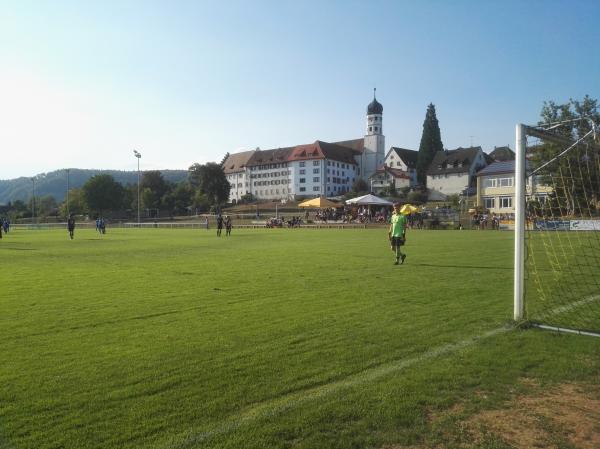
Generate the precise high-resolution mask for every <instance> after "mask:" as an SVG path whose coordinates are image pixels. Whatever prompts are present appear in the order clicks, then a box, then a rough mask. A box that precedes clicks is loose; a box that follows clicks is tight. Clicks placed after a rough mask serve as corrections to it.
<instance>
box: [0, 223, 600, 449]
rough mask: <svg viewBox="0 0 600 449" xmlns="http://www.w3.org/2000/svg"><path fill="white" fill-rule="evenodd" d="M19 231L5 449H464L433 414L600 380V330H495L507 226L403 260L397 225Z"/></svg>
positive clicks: (421, 244) (2, 282)
mask: <svg viewBox="0 0 600 449" xmlns="http://www.w3.org/2000/svg"><path fill="white" fill-rule="evenodd" d="M5 237H6V238H4V239H2V240H0V257H1V260H2V265H1V270H0V288H1V290H2V291H1V296H0V354H1V355H2V363H0V386H1V387H0V447H7V448H13V447H14V448H36V449H42V448H78V449H83V448H134V447H135V448H137V447H139V448H142V447H143V448H187V447H210V448H213V447H214V448H217V447H218V448H241V447H244V448H257V449H258V448H337V447H339V448H349V447H382V446H383V445H385V444H397V445H418V444H425V442H427V444H430V443H431V444H441V445H444V444H447V445H449V446H448V447H451V445H452V444H453V442H454V440H453V438H454V437H453V436H452V433H451V432H450V434H448V432H449V430H448V429H445V430H444V431H443V432H439V431H438V430H439V429H438V430H436V428H435V425H434V424H432V423H431V422H430V421H429V420H428V418H427V417H428V414H429V413H430V412H431V410H444V409H447V408H449V407H451V406H452V405H453V404H455V403H459V402H460V403H466V404H468V407H467V410H477V409H480V408H486V407H493V406H498V405H499V404H502V402H503V401H504V400H505V399H507V397H508V396H509V395H510V394H511V392H514V391H515V389H518V388H522V387H519V383H518V380H519V379H520V378H522V377H535V378H537V379H540V381H542V382H549V383H552V382H563V381H568V380H578V381H583V382H589V383H591V382H593V381H596V382H597V381H598V379H599V375H598V373H599V367H600V363H599V362H598V360H600V357H598V356H599V355H600V350H599V349H598V342H597V341H594V340H593V339H585V338H582V337H578V336H556V335H554V334H551V333H547V332H540V331H535V330H527V331H517V330H510V331H506V332H501V331H498V332H497V333H493V334H491V335H487V333H489V332H490V331H496V330H499V329H502V328H503V327H504V326H505V325H506V323H508V322H509V321H510V318H511V316H512V276H513V271H512V251H513V249H512V234H510V233H503V232H495V233H493V232H470V231H439V232H438V231H413V232H410V231H409V234H408V241H407V245H406V246H405V247H404V249H405V252H406V253H407V254H408V258H407V260H406V264H405V265H402V266H395V265H393V261H394V256H393V254H392V252H391V251H390V249H389V247H388V243H387V235H386V231H385V230H384V229H379V230H338V229H332V230H303V229H273V230H263V229H260V230H237V229H234V231H233V236H232V237H230V238H225V237H221V238H220V239H219V238H217V237H216V236H215V235H214V231H212V230H211V231H205V230H163V229H151V230H119V229H109V230H108V234H107V235H105V236H102V237H100V236H98V235H97V234H96V233H94V231H91V230H89V231H88V230H77V231H76V236H75V237H76V238H75V240H73V241H70V240H69V239H68V235H67V232H66V231H13V232H11V233H10V234H8V235H7V236H5ZM478 391H486V392H487V394H486V395H485V397H486V399H482V398H481V396H480V395H474V393H475V392H478ZM492 440H493V438H492ZM494 441H495V440H494ZM490 444H491V443H490ZM493 444H496V443H493ZM473 447H475V446H473ZM490 447H492V446H490ZM494 447H502V446H500V445H498V446H494Z"/></svg>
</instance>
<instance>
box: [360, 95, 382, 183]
mask: <svg viewBox="0 0 600 449" xmlns="http://www.w3.org/2000/svg"><path fill="white" fill-rule="evenodd" d="M376 91H377V89H373V101H372V102H371V103H369V105H368V106H367V128H366V132H365V140H364V151H363V155H362V158H361V159H362V164H361V165H362V170H361V177H362V178H363V179H364V180H365V181H367V180H368V179H369V177H370V176H371V175H372V174H373V173H375V170H377V167H381V166H382V165H383V162H384V159H385V136H384V135H383V106H382V105H381V103H379V102H378V101H377V98H376V97H375V94H376Z"/></svg>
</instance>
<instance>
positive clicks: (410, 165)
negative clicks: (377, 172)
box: [384, 147, 419, 186]
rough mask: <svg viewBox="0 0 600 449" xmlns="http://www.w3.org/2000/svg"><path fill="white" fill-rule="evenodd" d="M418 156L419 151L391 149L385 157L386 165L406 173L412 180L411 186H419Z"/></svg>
mask: <svg viewBox="0 0 600 449" xmlns="http://www.w3.org/2000/svg"><path fill="white" fill-rule="evenodd" d="M418 156H419V152H418V151H415V150H408V149H406V148H398V147H391V148H390V150H389V151H388V153H387V154H386V156H385V161H384V165H385V166H387V167H390V168H393V169H395V170H401V171H403V172H404V173H406V174H407V175H408V177H409V179H410V185H411V186H414V185H416V184H417V159H418Z"/></svg>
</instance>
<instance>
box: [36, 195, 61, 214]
mask: <svg viewBox="0 0 600 449" xmlns="http://www.w3.org/2000/svg"><path fill="white" fill-rule="evenodd" d="M36 209H37V211H36V215H38V216H40V217H43V216H48V215H53V216H54V215H57V214H58V203H57V202H56V199H55V198H54V197H53V196H52V195H44V196H42V197H40V198H38V199H37V201H36Z"/></svg>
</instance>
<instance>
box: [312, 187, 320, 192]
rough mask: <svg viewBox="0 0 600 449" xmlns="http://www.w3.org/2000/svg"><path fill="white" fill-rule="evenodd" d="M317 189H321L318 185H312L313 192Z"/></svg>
mask: <svg viewBox="0 0 600 449" xmlns="http://www.w3.org/2000/svg"><path fill="white" fill-rule="evenodd" d="M319 190H321V188H320V187H319V186H314V187H313V192H318V191H319Z"/></svg>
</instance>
